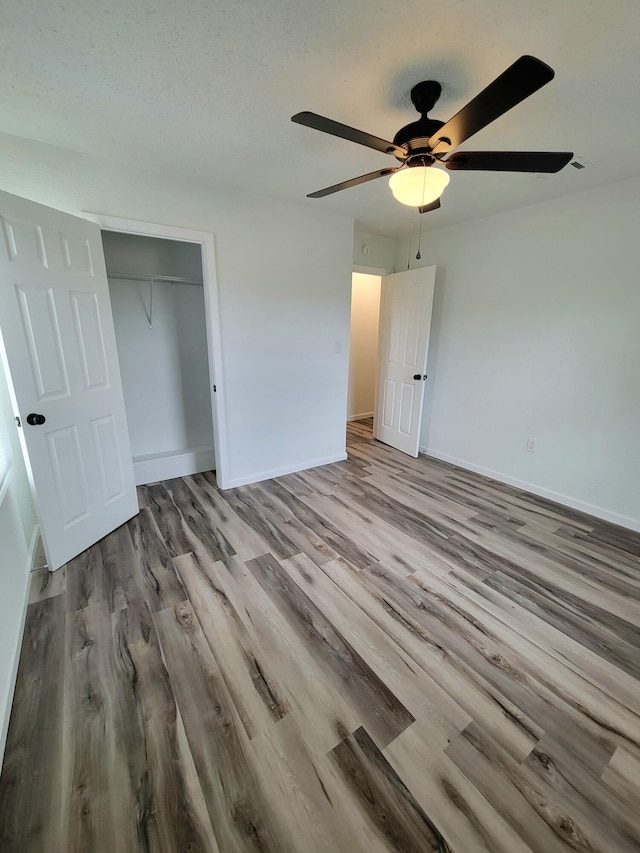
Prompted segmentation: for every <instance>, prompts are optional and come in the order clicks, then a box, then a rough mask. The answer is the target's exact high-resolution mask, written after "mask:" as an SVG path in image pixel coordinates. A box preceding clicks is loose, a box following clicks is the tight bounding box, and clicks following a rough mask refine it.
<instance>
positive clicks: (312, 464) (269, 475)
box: [225, 453, 347, 489]
mask: <svg viewBox="0 0 640 853" xmlns="http://www.w3.org/2000/svg"><path fill="white" fill-rule="evenodd" d="M346 458H347V454H346V453H337V454H336V455H335V456H325V457H324V458H323V459H311V460H309V461H308V462H300V463H299V464H297V465H287V466H285V467H284V468H274V469H273V470H271V471H261V472H260V473H259V474H249V475H248V476H247V477H232V478H231V479H230V480H229V482H228V483H227V484H226V486H225V489H235V488H236V487H237V486H249V485H251V483H260V482H262V480H273V478H274V477H283V476H284V475H285V474H295V473H297V472H298V471H306V470H307V469H308V468H319V467H320V466H321V465H331V463H332V462H344V460H345V459H346Z"/></svg>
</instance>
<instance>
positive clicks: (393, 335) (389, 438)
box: [373, 267, 436, 456]
mask: <svg viewBox="0 0 640 853" xmlns="http://www.w3.org/2000/svg"><path fill="white" fill-rule="evenodd" d="M435 281H436V268H435V267H421V268H419V269H415V270H407V271H406V272H398V273H393V275H386V276H384V277H383V279H382V293H381V299H380V326H379V334H378V379H377V388H376V405H375V414H374V418H373V434H374V437H375V438H377V439H378V440H379V441H383V442H384V443H385V444H390V445H391V446H392V447H396V448H397V449H398V450H402V452H403V453H408V454H409V455H410V456H417V455H418V445H419V442H420V427H421V425H422V404H423V401H424V389H425V381H426V378H427V351H428V348H429V330H430V328H431V307H432V303H433V291H434V287H435Z"/></svg>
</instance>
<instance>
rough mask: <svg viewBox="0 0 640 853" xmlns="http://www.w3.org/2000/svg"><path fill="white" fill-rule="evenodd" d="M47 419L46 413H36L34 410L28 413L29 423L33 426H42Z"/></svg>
mask: <svg viewBox="0 0 640 853" xmlns="http://www.w3.org/2000/svg"><path fill="white" fill-rule="evenodd" d="M45 421H46V418H45V416H44V415H36V414H35V413H34V412H32V413H31V414H30V415H27V423H28V424H31V426H42V424H43V423H44V422H45Z"/></svg>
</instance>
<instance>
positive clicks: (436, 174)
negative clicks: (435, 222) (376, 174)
mask: <svg viewBox="0 0 640 853" xmlns="http://www.w3.org/2000/svg"><path fill="white" fill-rule="evenodd" d="M448 183H449V175H448V174H447V173H446V172H444V171H443V170H442V169H437V168H435V167H434V166H412V167H410V168H408V169H401V170H400V171H399V172H396V173H395V174H394V175H392V176H391V177H390V178H389V186H390V187H391V192H392V193H393V197H394V198H395V199H396V201H399V202H400V204H406V205H407V206H408V207H422V206H423V205H425V204H430V203H431V202H432V201H435V200H436V199H437V198H440V196H441V195H442V192H443V190H444V188H445V187H446V186H447V184H448Z"/></svg>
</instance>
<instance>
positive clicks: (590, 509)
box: [419, 447, 640, 532]
mask: <svg viewBox="0 0 640 853" xmlns="http://www.w3.org/2000/svg"><path fill="white" fill-rule="evenodd" d="M419 450H420V453H421V454H423V455H424V456H433V457H434V459H441V460H442V461H443V462H449V463H451V464H452V465H457V466H458V467H459V468H466V469H467V470H468V471H474V472H475V473H476V474H482V475H483V476H484V477H489V478H491V479H492V480H497V481H498V482H500V483H506V484H507V485H508V486H515V487H516V488H518V489H522V490H523V491H525V492H531V494H532V495H538V496H539V497H541V498H547V499H548V500H550V501H554V502H555V503H558V504H562V505H563V506H567V507H570V508H571V509H577V510H579V511H580V512H584V513H586V514H587V515H593V516H595V517H596V518H601V519H602V520H603V521H610V522H611V523H612V524H618V525H619V526H620V527H626V528H628V529H629V530H637V531H639V532H640V520H639V519H634V518H629V517H628V516H626V515H619V514H618V513H617V512H611V511H610V510H608V509H603V507H600V506H595V505H594V504H590V503H586V501H581V500H578V499H577V498H572V497H570V496H569V495H563V494H562V493H561V492H554V491H553V490H552V489H546V488H544V486H538V485H536V484H535V483H528V482H527V481H526V480H519V479H518V478H517V477H511V476H509V475H508V474H503V473H501V472H500V471H492V470H491V468H483V467H482V465H476V464H474V463H473V462H468V461H467V460H466V459H458V457H457V456H451V455H450V454H448V453H443V452H442V451H441V450H434V449H433V448H432V447H420V449H419Z"/></svg>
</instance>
